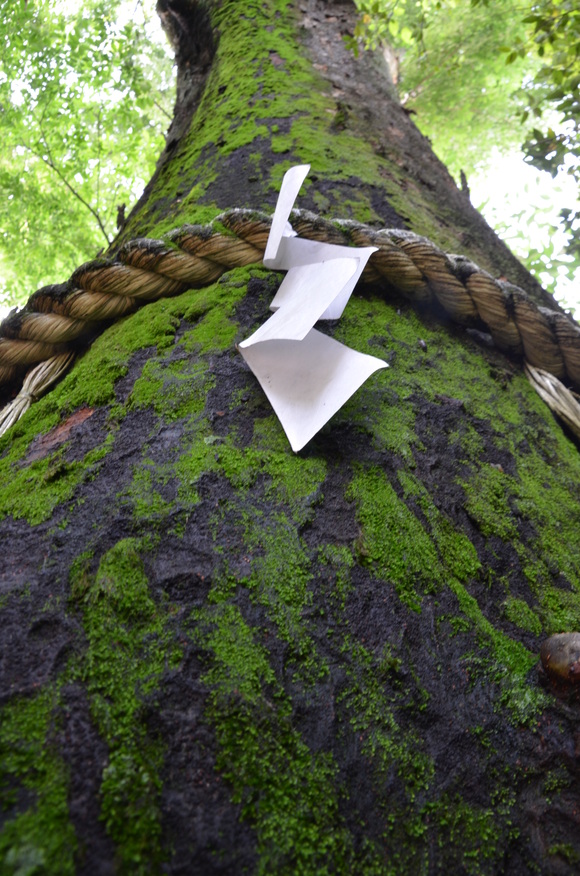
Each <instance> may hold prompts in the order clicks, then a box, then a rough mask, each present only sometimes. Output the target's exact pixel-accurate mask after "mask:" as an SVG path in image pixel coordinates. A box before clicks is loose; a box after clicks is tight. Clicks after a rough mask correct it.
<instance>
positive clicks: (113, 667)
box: [0, 0, 580, 876]
mask: <svg viewBox="0 0 580 876" xmlns="http://www.w3.org/2000/svg"><path fill="white" fill-rule="evenodd" d="M159 5H160V7H161V14H162V18H163V19H164V21H165V24H166V26H167V28H168V29H169V30H170V31H171V33H172V35H173V39H174V43H175V47H176V54H177V57H178V60H179V62H180V72H179V85H178V106H177V112H176V119H175V122H174V123H173V125H172V129H171V131H170V136H169V139H168V143H167V148H166V150H165V153H164V155H163V156H162V158H161V160H160V163H159V166H158V169H157V172H156V174H155V176H154V178H153V180H152V182H151V184H150V185H149V186H148V188H147V191H146V193H145V195H144V197H143V199H142V200H141V202H140V203H139V205H138V206H137V208H136V209H135V210H134V211H133V213H132V214H131V216H130V217H129V222H128V224H127V226H126V228H125V230H124V232H123V234H124V238H130V237H136V236H145V235H147V236H156V235H157V236H158V235H160V234H161V233H163V232H164V231H166V230H168V229H170V228H172V227H174V226H176V225H179V224H182V223H185V222H205V221H207V220H208V219H210V218H213V217H214V216H216V215H217V214H218V213H219V212H220V210H221V209H223V208H225V207H232V206H240V207H244V206H247V207H253V208H264V209H271V208H272V206H273V204H274V203H275V199H276V195H277V191H278V188H279V184H280V180H281V178H282V174H283V172H284V171H285V170H286V169H287V168H288V167H289V166H290V165H291V164H294V163H299V162H306V161H307V162H310V163H311V164H312V173H311V175H310V177H309V181H308V182H307V184H306V192H305V195H304V196H303V197H301V199H300V206H302V207H309V208H311V209H314V210H316V211H317V212H319V213H324V214H325V215H327V216H330V217H341V218H345V217H347V218H348V217H352V218H355V219H359V220H363V221H365V222H369V223H371V224H376V225H377V226H378V227H379V226H390V227H393V226H394V227H399V228H410V229H412V230H413V231H415V232H418V233H420V234H424V235H426V236H428V237H430V238H431V239H432V240H434V241H435V242H436V243H437V244H439V245H440V246H441V247H442V248H444V249H445V250H447V251H451V252H462V253H464V254H466V255H467V256H469V257H470V258H472V259H473V260H474V261H476V262H477V263H479V264H480V265H481V266H482V267H484V268H485V269H487V270H488V271H490V272H491V273H493V274H495V275H500V274H501V275H505V276H507V277H508V278H509V279H510V280H512V281H513V282H516V283H518V284H520V285H522V286H524V287H525V288H526V289H527V290H528V291H529V292H530V294H531V295H533V296H535V297H536V299H537V300H539V301H543V302H546V301H547V298H546V296H545V293H542V292H541V290H539V288H538V287H537V285H536V284H535V281H534V280H533V279H532V278H531V277H529V276H528V275H527V274H526V272H525V271H524V270H523V268H522V267H521V266H520V265H519V264H518V263H517V262H516V261H515V259H513V257H512V256H511V255H510V254H509V253H508V251H507V250H506V249H505V247H504V246H503V245H502V244H501V243H500V241H499V240H498V239H497V238H496V237H495V236H494V235H493V233H492V232H491V231H490V229H489V228H488V227H487V226H486V225H485V223H484V222H483V220H482V219H481V218H480V217H479V215H478V214H477V213H476V212H475V211H474V210H473V208H472V206H471V205H470V203H469V201H468V199H467V198H466V197H465V195H463V194H462V193H461V192H460V191H459V190H458V189H457V188H456V187H455V184H454V182H453V180H452V179H451V177H450V176H449V175H448V173H447V171H446V170H445V168H444V167H443V166H442V165H441V163H440V162H439V161H438V160H437V159H436V157H435V156H434V155H433V153H432V151H431V149H430V146H429V143H428V142H427V141H426V140H425V138H423V137H422V136H421V135H420V134H419V133H418V131H417V130H416V129H415V128H414V126H413V124H412V122H411V121H410V120H409V118H408V116H407V115H406V114H405V113H404V111H403V110H402V109H401V107H400V106H399V105H398V104H397V102H396V100H395V98H394V95H393V93H392V88H391V86H390V85H389V82H388V79H387V75H386V70H385V69H383V67H382V65H381V63H380V62H379V61H378V60H377V59H376V58H371V57H369V56H363V57H361V58H359V59H358V60H357V59H355V58H353V57H352V56H350V55H349V54H348V53H347V52H346V50H345V49H344V45H343V42H342V39H341V35H342V34H343V33H345V32H347V31H348V30H349V29H352V25H353V8H352V7H351V5H350V4H339V3H331V2H328V3H323V2H321V0H301V2H296V3H287V2H282V0H261V2H259V3H258V2H254V0H245V2H244V3H241V2H237V0H222V2H215V3H213V2H211V3H210V2H198V3H194V2H191V0H161V2H160V4H159ZM451 121H452V114H451V113H450V122H451ZM120 242H121V241H118V242H117V245H118V244H119V243H120ZM279 282H280V276H279V275H277V274H274V273H272V272H269V271H266V270H265V269H264V268H262V267H260V266H256V267H254V268H243V269H237V270H234V271H231V272H229V273H227V274H225V275H224V276H223V277H222V278H221V279H220V281H219V282H217V283H215V284H214V285H212V286H209V287H207V288H205V289H203V290H201V291H200V290H197V291H190V292H186V293H185V294H183V295H182V296H180V297H178V298H174V299H170V300H166V301H161V302H158V303H155V304H151V305H148V306H147V307H145V308H143V309H142V310H140V311H139V312H138V313H136V314H135V315H133V316H131V317H130V318H127V319H126V320H124V321H122V322H120V323H118V324H117V325H116V326H114V327H112V328H110V329H108V330H107V331H106V333H104V334H103V335H102V336H101V337H100V338H98V340H97V341H96V342H95V343H94V344H93V346H92V348H91V349H90V351H89V352H88V353H87V354H86V355H85V356H84V357H83V358H82V359H81V360H80V361H79V362H78V364H77V365H76V366H75V368H74V369H73V371H72V372H71V373H70V374H69V376H68V377H67V378H66V379H65V380H64V381H63V382H62V383H61V384H60V385H59V386H58V387H57V389H56V390H55V391H54V392H53V393H52V394H51V395H49V396H47V397H46V398H45V399H44V400H42V401H41V402H39V403H37V404H36V405H35V406H34V407H33V408H32V410H31V411H30V412H29V414H28V415H27V416H26V417H25V418H24V419H23V420H22V421H21V422H20V423H19V424H18V425H17V426H16V427H14V429H13V430H12V432H11V433H10V434H8V435H7V436H5V437H4V438H2V439H1V441H0V471H1V475H0V476H1V480H0V515H1V518H2V519H1V522H0V529H1V538H2V547H3V562H2V565H1V567H0V584H1V586H2V597H1V603H0V623H1V629H2V635H1V637H0V642H1V643H2V644H1V652H0V653H1V661H0V666H1V670H2V674H1V681H0V683H1V694H2V723H1V725H0V754H1V769H2V783H1V784H0V791H1V793H2V797H3V805H4V809H3V818H4V819H5V822H4V829H3V833H2V835H1V837H0V859H1V860H2V861H3V868H4V869H2V871H1V872H2V873H14V874H16V873H38V874H40V873H42V874H44V873H47V874H48V873H50V874H53V873H54V874H59V876H60V874H66V873H73V872H78V873H86V874H89V873H90V874H92V873H95V874H108V873H114V872H119V873H131V874H134V873H157V872H163V873H171V874H178V873H188V874H189V873H200V874H212V873H216V874H217V873H222V874H223V873H231V874H240V873H244V872H246V873H264V874H270V873H276V874H297V873H301V874H316V876H318V874H322V873H344V874H347V873H348V874H350V873H357V874H391V873H393V874H399V873H400V874H409V873H413V874H415V873H417V874H420V873H425V874H427V873H435V872H437V873H439V872H440V873H472V874H480V873H500V872H502V873H503V872H506V873H510V874H518V873H522V874H524V873H526V874H527V873H530V872H541V873H554V874H559V873H566V872H572V870H573V868H574V866H575V862H577V861H578V860H579V856H580V826H579V822H578V807H579V804H580V800H579V791H578V787H579V786H578V769H577V760H576V755H577V752H578V745H579V744H580V743H579V737H578V735H577V726H578V711H579V710H578V706H577V704H576V703H574V702H569V701H567V700H566V699H558V698H556V697H554V696H553V694H552V693H550V692H546V691H545V690H544V689H543V688H542V686H541V685H540V684H539V681H538V675H537V670H536V663H537V655H538V651H539V645H540V642H541V640H542V638H543V637H545V636H546V635H548V634H550V633H552V632H556V631H561V630H568V629H572V628H578V626H580V553H579V552H578V547H577V545H578V535H577V533H578V527H579V523H580V512H579V508H578V498H579V487H578V484H579V483H580V457H579V455H578V450H577V448H576V446H574V444H573V443H572V442H571V441H570V440H569V439H568V438H567V436H566V435H565V434H564V433H563V432H562V429H561V427H560V426H559V425H558V423H557V422H555V420H554V419H553V417H552V415H551V414H550V412H549V411H548V410H547V409H546V408H545V407H544V405H543V404H542V402H541V401H540V400H539V399H538V397H537V396H536V394H535V393H534V391H533V390H532V389H531V387H530V386H529V384H528V383H527V381H526V379H525V377H524V376H523V374H522V372H521V368H520V363H518V362H516V361H512V360H509V359H507V358H506V357H505V356H503V355H502V354H501V353H499V352H498V351H496V350H494V349H492V348H490V347H488V346H486V345H485V344H482V343H481V342H480V341H479V340H478V339H477V338H475V337H471V336H469V335H467V334H466V333H465V332H464V331H462V330H458V329H455V328H453V327H452V326H450V325H448V324H444V323H443V322H441V320H440V319H439V318H438V317H436V316H434V315H433V314H430V313H428V312H423V313H419V312H417V311H415V310H413V309H412V308H411V306H410V305H408V304H406V303H405V302H403V301H400V300H397V299H394V298H393V297H392V296H390V295H389V294H388V292H389V290H376V289H375V290H373V292H372V293H370V292H365V290H364V289H363V290H357V294H355V296H353V298H352V299H351V302H350V303H349V305H348V308H347V310H346V311H345V314H344V316H343V317H342V319H341V320H340V322H339V323H338V324H337V325H336V326H335V327H334V328H333V329H331V333H332V334H333V335H334V336H335V337H337V338H338V339H340V340H343V341H345V342H346V343H348V344H349V345H351V346H352V347H354V348H356V349H358V350H361V351H368V352H371V353H373V354H374V355H377V356H380V357H383V358H385V359H387V360H388V362H389V363H390V366H391V367H390V368H389V369H388V370H386V371H381V372H379V373H378V374H376V375H375V376H374V377H373V378H371V379H370V380H369V381H368V382H367V384H365V386H364V387H363V388H362V389H361V390H360V391H359V392H358V393H357V394H356V395H355V396H354V397H353V398H352V399H351V401H350V402H349V403H348V404H347V405H346V406H345V407H344V408H343V409H342V410H341V411H340V412H339V413H338V414H337V415H336V416H335V417H334V418H333V419H332V421H331V423H330V424H329V425H328V426H326V427H325V428H324V429H323V430H322V432H321V433H319V435H318V436H317V437H316V438H315V439H314V440H313V441H312V442H311V443H310V444H309V445H308V446H307V447H306V448H305V450H304V451H302V452H301V453H300V454H298V455H295V454H293V453H292V452H291V450H290V448H289V446H288V443H287V440H286V438H285V436H284V434H283V432H282V430H281V427H280V425H279V423H278V421H277V419H276V418H275V416H274V415H273V413H272V410H271V408H270V407H269V405H268V403H267V401H266V400H265V398H264V396H263V394H262V392H261V390H260V388H259V386H258V385H257V383H256V381H255V379H254V378H253V376H252V374H251V373H250V372H249V371H248V370H247V368H246V367H245V366H244V363H243V361H242V359H241V357H240V356H239V355H238V354H237V353H236V350H235V346H234V345H235V342H236V341H239V340H241V339H243V338H244V337H246V336H247V335H248V334H249V333H250V332H251V330H252V329H253V328H255V327H256V326H257V325H258V324H259V323H261V322H262V321H263V320H264V318H265V317H266V316H267V313H268V303H269V301H270V300H271V298H272V296H273V294H274V292H275V290H276V288H277V285H278V284H279Z"/></svg>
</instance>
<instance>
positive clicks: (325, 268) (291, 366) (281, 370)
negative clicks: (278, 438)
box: [238, 165, 388, 451]
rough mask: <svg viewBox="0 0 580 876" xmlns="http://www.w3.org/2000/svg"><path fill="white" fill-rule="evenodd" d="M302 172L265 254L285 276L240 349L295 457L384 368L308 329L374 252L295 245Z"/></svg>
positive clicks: (287, 193) (334, 310)
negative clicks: (292, 219) (266, 315)
mask: <svg viewBox="0 0 580 876" xmlns="http://www.w3.org/2000/svg"><path fill="white" fill-rule="evenodd" d="M309 169H310V166H309V165H301V166H298V167H292V168H291V169H290V170H289V171H288V172H287V173H286V174H285V176H284V179H283V181H282V186H281V189H280V195H279V197H278V202H277V204H276V210H275V212H274V217H273V219H272V226H271V230H270V235H269V237H268V243H267V245H266V251H265V254H264V264H265V265H266V267H270V268H277V269H279V270H280V269H281V270H287V271H288V273H287V274H286V277H285V278H284V280H283V282H282V284H281V286H280V288H279V290H278V292H277V293H276V296H275V297H274V299H273V301H272V303H271V305H270V309H271V310H274V311H275V312H274V315H273V316H271V317H270V319H268V320H267V321H266V322H265V323H264V324H263V325H261V326H260V328H259V329H257V331H255V332H254V334H253V335H251V336H250V337H249V338H247V339H246V340H245V341H242V343H241V344H239V346H238V349H239V351H240V353H241V354H242V356H243V357H244V359H245V361H246V362H247V364H248V365H249V367H250V368H251V369H252V371H253V372H254V374H255V376H256V377H257V379H258V381H259V383H260V385H261V386H262V389H263V390H264V392H265V393H266V395H267V397H268V399H269V401H270V404H271V405H272V407H273V408H274V411H275V412H276V415H277V416H278V419H279V420H280V422H281V424H282V427H283V429H284V431H285V432H286V435H287V436H288V440H289V441H290V445H291V447H292V449H293V450H294V451H298V450H300V449H301V448H302V447H304V445H305V444H307V442H308V441H310V439H311V438H312V437H313V436H314V435H315V434H316V433H317V432H318V431H319V430H320V429H321V428H322V427H323V426H324V424H325V423H326V422H327V421H328V420H329V419H330V417H332V415H333V414H335V413H336V412H337V411H338V410H339V408H341V407H342V405H343V404H344V403H345V402H346V401H347V400H348V399H349V398H350V397H351V395H352V394H353V393H354V392H356V390H357V389H358V388H359V387H360V386H361V385H362V384H363V383H364V382H365V380H366V379H367V378H368V377H370V375H371V374H373V373H374V372H375V371H378V370H379V369H380V368H387V367H388V366H387V363H386V362H383V361H382V359H377V358H375V356H368V355H366V354H365V353H357V352H356V351H355V350H351V349H350V348H349V347H346V346H345V345H344V344H341V343H339V342H338V341H335V340H333V339H332V338H329V337H327V336H326V335H323V334H321V333H320V332H317V331H315V330H314V329H313V326H314V324H315V323H316V322H317V321H318V320H319V319H339V317H340V316H341V315H342V312H343V310H344V308H345V307H346V304H347V303H348V299H349V298H350V296H351V294H352V291H353V289H354V287H355V285H356V283H357V281H358V279H359V277H360V275H361V274H362V272H363V270H364V267H365V265H366V263H367V261H368V259H369V257H370V255H371V253H373V252H374V251H375V249H376V247H348V246H335V245H334V244H329V243H319V242H317V241H312V240H303V239H301V238H298V237H296V234H295V232H294V231H293V229H292V226H291V225H290V224H289V222H288V219H289V216H290V212H291V210H292V207H293V205H294V201H295V199H296V196H297V195H298V192H299V190H300V186H301V185H302V183H303V182H304V179H305V178H306V174H307V173H308V171H309Z"/></svg>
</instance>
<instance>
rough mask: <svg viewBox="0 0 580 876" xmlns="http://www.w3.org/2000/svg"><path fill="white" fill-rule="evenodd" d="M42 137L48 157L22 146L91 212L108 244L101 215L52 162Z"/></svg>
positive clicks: (107, 236) (48, 149) (25, 144)
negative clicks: (45, 166)
mask: <svg viewBox="0 0 580 876" xmlns="http://www.w3.org/2000/svg"><path fill="white" fill-rule="evenodd" d="M41 130H42V129H41ZM42 137H43V140H44V145H45V147H46V151H47V152H48V158H47V157H46V156H45V155H42V153H40V152H38V151H37V150H36V149H33V148H32V146H29V145H28V144H27V143H24V144H23V145H24V148H25V149H28V151H29V152H32V154H33V155H36V157H37V158H40V160H41V161H44V163H45V164H46V165H47V167H50V169H51V170H54V172H55V173H56V175H57V176H58V178H59V179H60V180H61V181H62V182H63V183H64V185H65V186H66V187H67V189H68V190H69V192H70V193H71V194H72V195H74V197H75V198H76V199H77V200H78V201H80V203H81V204H82V205H83V207H86V209H87V210H88V211H89V213H91V215H92V216H94V218H95V219H96V221H97V224H98V226H99V228H100V229H101V231H102V233H103V237H104V238H105V240H106V241H107V245H109V244H110V243H111V239H110V238H109V235H108V234H107V231H106V229H105V226H104V225H103V223H102V221H101V217H100V216H99V214H98V213H97V211H96V210H95V209H94V208H93V207H91V205H90V204H89V203H88V201H85V199H84V198H83V196H82V195H81V194H80V193H79V192H77V190H76V189H75V187H74V186H73V185H71V184H70V183H69V181H68V180H67V178H66V177H65V175H64V174H63V172H62V171H61V170H60V169H59V168H58V167H57V165H56V164H55V163H54V161H53V159H52V155H51V153H50V148H49V146H48V143H47V142H46V137H45V136H44V132H42Z"/></svg>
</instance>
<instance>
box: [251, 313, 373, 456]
mask: <svg viewBox="0 0 580 876" xmlns="http://www.w3.org/2000/svg"><path fill="white" fill-rule="evenodd" d="M240 352H241V354H242V356H243V357H244V359H245V360H246V362H247V363H248V365H249V366H250V368H251V369H252V371H253V372H254V374H255V375H256V377H257V378H258V381H259V383H260V386H261V387H262V389H263V390H264V392H265V393H266V395H267V396H268V400H269V402H270V404H271V405H272V407H273V408H274V411H275V412H276V416H277V417H278V419H279V420H280V422H281V423H282V426H283V428H284V431H285V432H286V435H287V436H288V440H289V441H290V446H291V447H292V450H294V451H297V450H301V449H302V448H303V447H304V445H305V444H307V443H308V442H309V441H310V439H311V438H313V437H314V435H316V433H317V432H318V431H319V430H320V429H322V427H323V426H324V424H325V423H326V422H327V421H328V420H329V419H330V418H331V417H332V415H333V414H335V413H336V412H337V411H338V410H339V409H340V408H341V407H342V406H343V404H344V403H345V402H346V401H348V399H349V398H350V397H351V395H353V393H355V392H356V391H357V389H358V388H359V387H360V386H361V385H362V384H363V383H364V382H365V380H366V379H367V378H368V377H370V376H371V374H373V373H374V372H375V371H378V369H379V368H386V367H387V364H386V362H383V361H382V360H381V359H376V358H375V357H374V356H367V355H365V354H364V353H357V352H356V351H355V350H351V349H350V348H349V347H345V345H344V344H340V343H339V342H338V341H335V340H334V339H333V338H329V337H327V336H326V335H323V334H322V333H321V332H317V331H316V329H311V331H310V332H309V333H308V334H307V335H306V337H305V338H304V340H302V341H265V342H262V343H257V344H255V345H253V346H250V347H246V348H244V349H242V350H241V351H240Z"/></svg>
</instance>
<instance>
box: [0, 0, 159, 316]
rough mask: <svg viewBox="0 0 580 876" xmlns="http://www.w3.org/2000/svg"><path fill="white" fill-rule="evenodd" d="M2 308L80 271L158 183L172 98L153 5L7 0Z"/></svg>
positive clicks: (2, 42)
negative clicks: (123, 210) (145, 190)
mask: <svg viewBox="0 0 580 876" xmlns="http://www.w3.org/2000/svg"><path fill="white" fill-rule="evenodd" d="M0 13H1V17H0V21H1V26H0V143H1V144H2V147H1V149H0V191H1V192H2V195H3V196H2V197H1V198H0V303H2V300H3V299H4V301H22V300H23V299H24V300H25V298H26V297H27V295H28V294H29V293H30V292H31V291H33V290H34V289H35V288H36V287H37V286H40V285H42V284H43V283H49V282H54V280H55V277H62V276H66V275H67V274H70V273H71V271H72V270H73V269H74V268H75V267H77V266H78V264H79V262H80V261H82V260H83V259H88V258H92V257H94V255H95V253H96V252H97V251H98V250H99V249H100V248H103V247H106V246H107V245H108V243H109V242H110V241H111V240H112V238H113V236H114V233H115V225H116V221H117V209H118V207H119V206H120V205H121V204H127V205H129V204H130V203H131V202H132V201H134V200H135V198H136V196H138V194H139V193H140V191H141V189H142V187H143V185H144V182H145V181H146V180H147V179H148V178H149V177H150V175H151V172H152V169H153V167H154V165H155V161H156V159H157V157H158V155H159V153H160V151H161V149H162V146H163V131H164V130H165V128H166V127H167V124H168V118H167V117H168V115H169V111H170V109H171V103H172V98H173V94H172V92H173V78H172V73H171V61H170V60H169V57H168V55H167V52H166V51H165V49H164V47H163V46H162V45H161V44H160V43H159V42H156V41H154V40H152V39H151V38H150V36H151V33H150V31H151V26H150V24H151V20H152V17H153V16H154V15H155V11H154V9H153V0H136V2H135V0H132V2H129V3H128V2H126V0H88V2H84V3H82V4H78V5H77V4H69V3H66V2H61V0H16V2H15V0H0Z"/></svg>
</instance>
